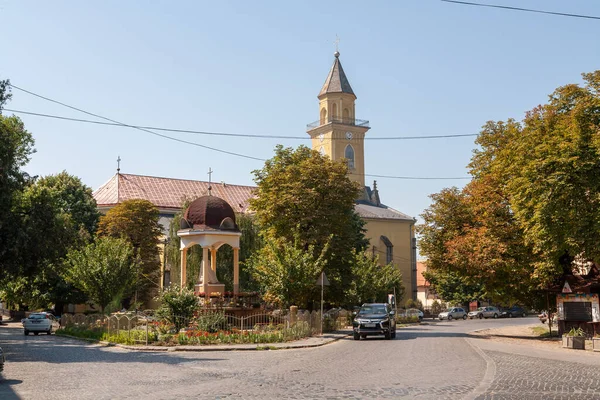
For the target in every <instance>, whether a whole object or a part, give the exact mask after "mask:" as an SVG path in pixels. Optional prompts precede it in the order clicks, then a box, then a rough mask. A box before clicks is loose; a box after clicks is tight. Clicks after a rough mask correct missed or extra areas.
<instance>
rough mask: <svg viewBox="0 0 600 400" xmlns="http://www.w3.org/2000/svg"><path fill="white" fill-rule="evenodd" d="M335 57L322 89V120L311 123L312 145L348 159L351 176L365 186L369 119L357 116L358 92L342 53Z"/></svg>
mask: <svg viewBox="0 0 600 400" xmlns="http://www.w3.org/2000/svg"><path fill="white" fill-rule="evenodd" d="M334 56H335V60H334V61H333V65H332V66H331V70H330V71H329V75H327V79H325V83H324V84H323V87H322V88H321V92H320V93H319V96H318V99H319V116H320V118H319V120H318V121H316V122H313V123H312V124H308V126H307V133H308V134H309V135H310V137H311V139H312V148H313V149H314V150H317V151H319V152H321V154H324V155H325V154H327V155H328V156H329V157H331V159H332V160H334V161H337V160H346V162H347V163H348V175H349V178H350V179H351V180H353V181H355V182H358V183H359V184H360V185H361V188H362V187H364V186H365V150H364V149H365V146H364V139H365V134H366V133H367V131H368V130H369V129H370V127H369V121H363V120H359V119H356V116H355V107H354V106H355V104H354V102H355V101H356V95H355V94H354V91H352V87H351V86H350V82H348V78H346V74H345V73H344V69H343V68H342V63H341V62H340V53H339V52H338V51H336V52H335V53H334Z"/></svg>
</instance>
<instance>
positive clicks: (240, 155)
mask: <svg viewBox="0 0 600 400" xmlns="http://www.w3.org/2000/svg"><path fill="white" fill-rule="evenodd" d="M9 85H10V86H11V87H12V88H14V89H17V90H20V91H22V92H24V93H27V94H30V95H32V96H35V97H39V98H40V99H43V100H46V101H49V102H52V103H56V104H59V105H61V106H63V107H67V108H70V109H72V110H75V111H78V112H81V113H84V114H87V115H91V116H93V117H96V118H100V119H104V120H106V121H109V122H111V123H112V124H114V125H116V126H122V127H127V128H133V129H137V130H140V131H143V132H147V133H150V134H152V135H155V136H159V137H162V138H165V139H169V140H173V141H176V142H180V143H185V144H189V145H192V146H198V147H202V148H205V149H208V150H213V151H217V152H219V153H224V154H229V155H233V156H236V157H243V158H248V159H251V160H257V161H267V160H265V159H263V158H258V157H253V156H248V155H245V154H240V153H234V152H231V151H226V150H221V149H217V148H214V147H210V146H205V145H202V144H199V143H194V142H189V141H187V140H182V139H177V138H174V137H171V136H167V135H163V134H160V133H156V132H152V131H151V130H149V129H146V128H144V127H139V126H135V125H128V124H125V123H122V122H119V121H116V120H113V119H110V118H107V117H103V116H101V115H98V114H94V113H92V112H89V111H85V110H82V109H80V108H77V107H74V106H71V105H68V104H65V103H63V102H60V101H58V100H53V99H50V98H48V97H45V96H42V95H39V94H37V93H33V92H31V91H29V90H26V89H23V88H20V87H18V86H16V85H14V84H12V83H9ZM4 110H6V111H10V110H9V109H6V108H5V109H4ZM11 112H14V111H11ZM62 118H65V119H66V117H62ZM62 118H61V119H62ZM83 121H86V122H87V120H83ZM90 122H91V123H97V124H106V123H103V122H98V121H90ZM112 124H111V125H112ZM231 135H233V134H231ZM364 176H369V177H375V178H390V179H405V180H440V179H441V180H454V179H470V178H468V177H460V178H445V177H442V178H435V177H409V176H390V175H370V174H364Z"/></svg>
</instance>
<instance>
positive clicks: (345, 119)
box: [342, 108, 350, 124]
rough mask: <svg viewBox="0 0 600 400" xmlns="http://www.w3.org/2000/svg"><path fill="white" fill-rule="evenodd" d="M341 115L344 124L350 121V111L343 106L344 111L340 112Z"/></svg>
mask: <svg viewBox="0 0 600 400" xmlns="http://www.w3.org/2000/svg"><path fill="white" fill-rule="evenodd" d="M342 117H343V119H344V121H343V123H344V124H349V123H350V111H348V109H347V108H344V113H343V114H342Z"/></svg>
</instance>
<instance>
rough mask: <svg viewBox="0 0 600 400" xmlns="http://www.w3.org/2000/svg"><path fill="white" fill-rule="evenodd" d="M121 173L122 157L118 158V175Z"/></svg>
mask: <svg viewBox="0 0 600 400" xmlns="http://www.w3.org/2000/svg"><path fill="white" fill-rule="evenodd" d="M120 171H121V156H117V174H118V173H119V172H120Z"/></svg>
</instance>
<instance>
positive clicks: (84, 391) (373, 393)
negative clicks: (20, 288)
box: [0, 318, 600, 399]
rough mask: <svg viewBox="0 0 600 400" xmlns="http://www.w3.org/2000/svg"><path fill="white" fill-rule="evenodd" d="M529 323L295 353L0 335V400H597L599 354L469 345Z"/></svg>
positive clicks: (420, 332) (446, 328) (426, 331)
mask: <svg viewBox="0 0 600 400" xmlns="http://www.w3.org/2000/svg"><path fill="white" fill-rule="evenodd" d="M535 322H536V320H535V319H534V318H525V319H521V318H519V319H510V320H483V321H478V320H475V321H469V320H468V321H451V322H439V323H434V324H429V325H421V326H418V327H413V328H402V329H400V330H399V331H398V335H397V338H396V339H395V340H391V341H386V340H383V339H379V338H369V339H367V340H361V341H360V342H355V341H354V340H352V339H351V338H347V339H343V340H340V341H338V342H335V343H333V344H330V345H327V346H324V347H318V348H311V349H297V350H279V351H235V352H202V353H181V352H168V353H166V352H161V353H157V352H135V351H129V350H125V349H120V348H116V347H102V346H98V345H92V344H86V343H82V342H80V341H76V340H71V339H65V338H61V337H56V336H50V337H48V336H44V335H40V336H28V337H25V336H23V335H22V333H21V332H22V331H21V330H19V329H15V328H6V327H0V343H1V345H2V347H3V348H4V350H5V352H6V354H7V358H8V362H7V365H6V369H5V372H4V379H3V380H1V381H0V399H38V398H45V399H115V398H142V397H144V398H151V399H173V398H177V397H187V398H208V399H274V398H278V399H317V398H318V399H398V398H408V399H413V398H417V399H506V398H515V399H517V398H518V399H529V398H531V399H548V398H556V399H571V398H573V399H600V386H599V380H600V378H599V377H600V354H598V353H596V354H589V353H581V352H579V353H577V355H575V353H576V352H574V351H571V352H569V351H564V350H560V349H557V350H552V351H550V350H541V349H535V348H531V347H527V346H522V345H514V344H507V343H500V342H492V341H489V340H485V339H473V338H469V337H468V335H467V334H466V333H467V332H470V331H473V330H475V329H483V328H490V327H500V326H503V325H513V324H531V323H535Z"/></svg>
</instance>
